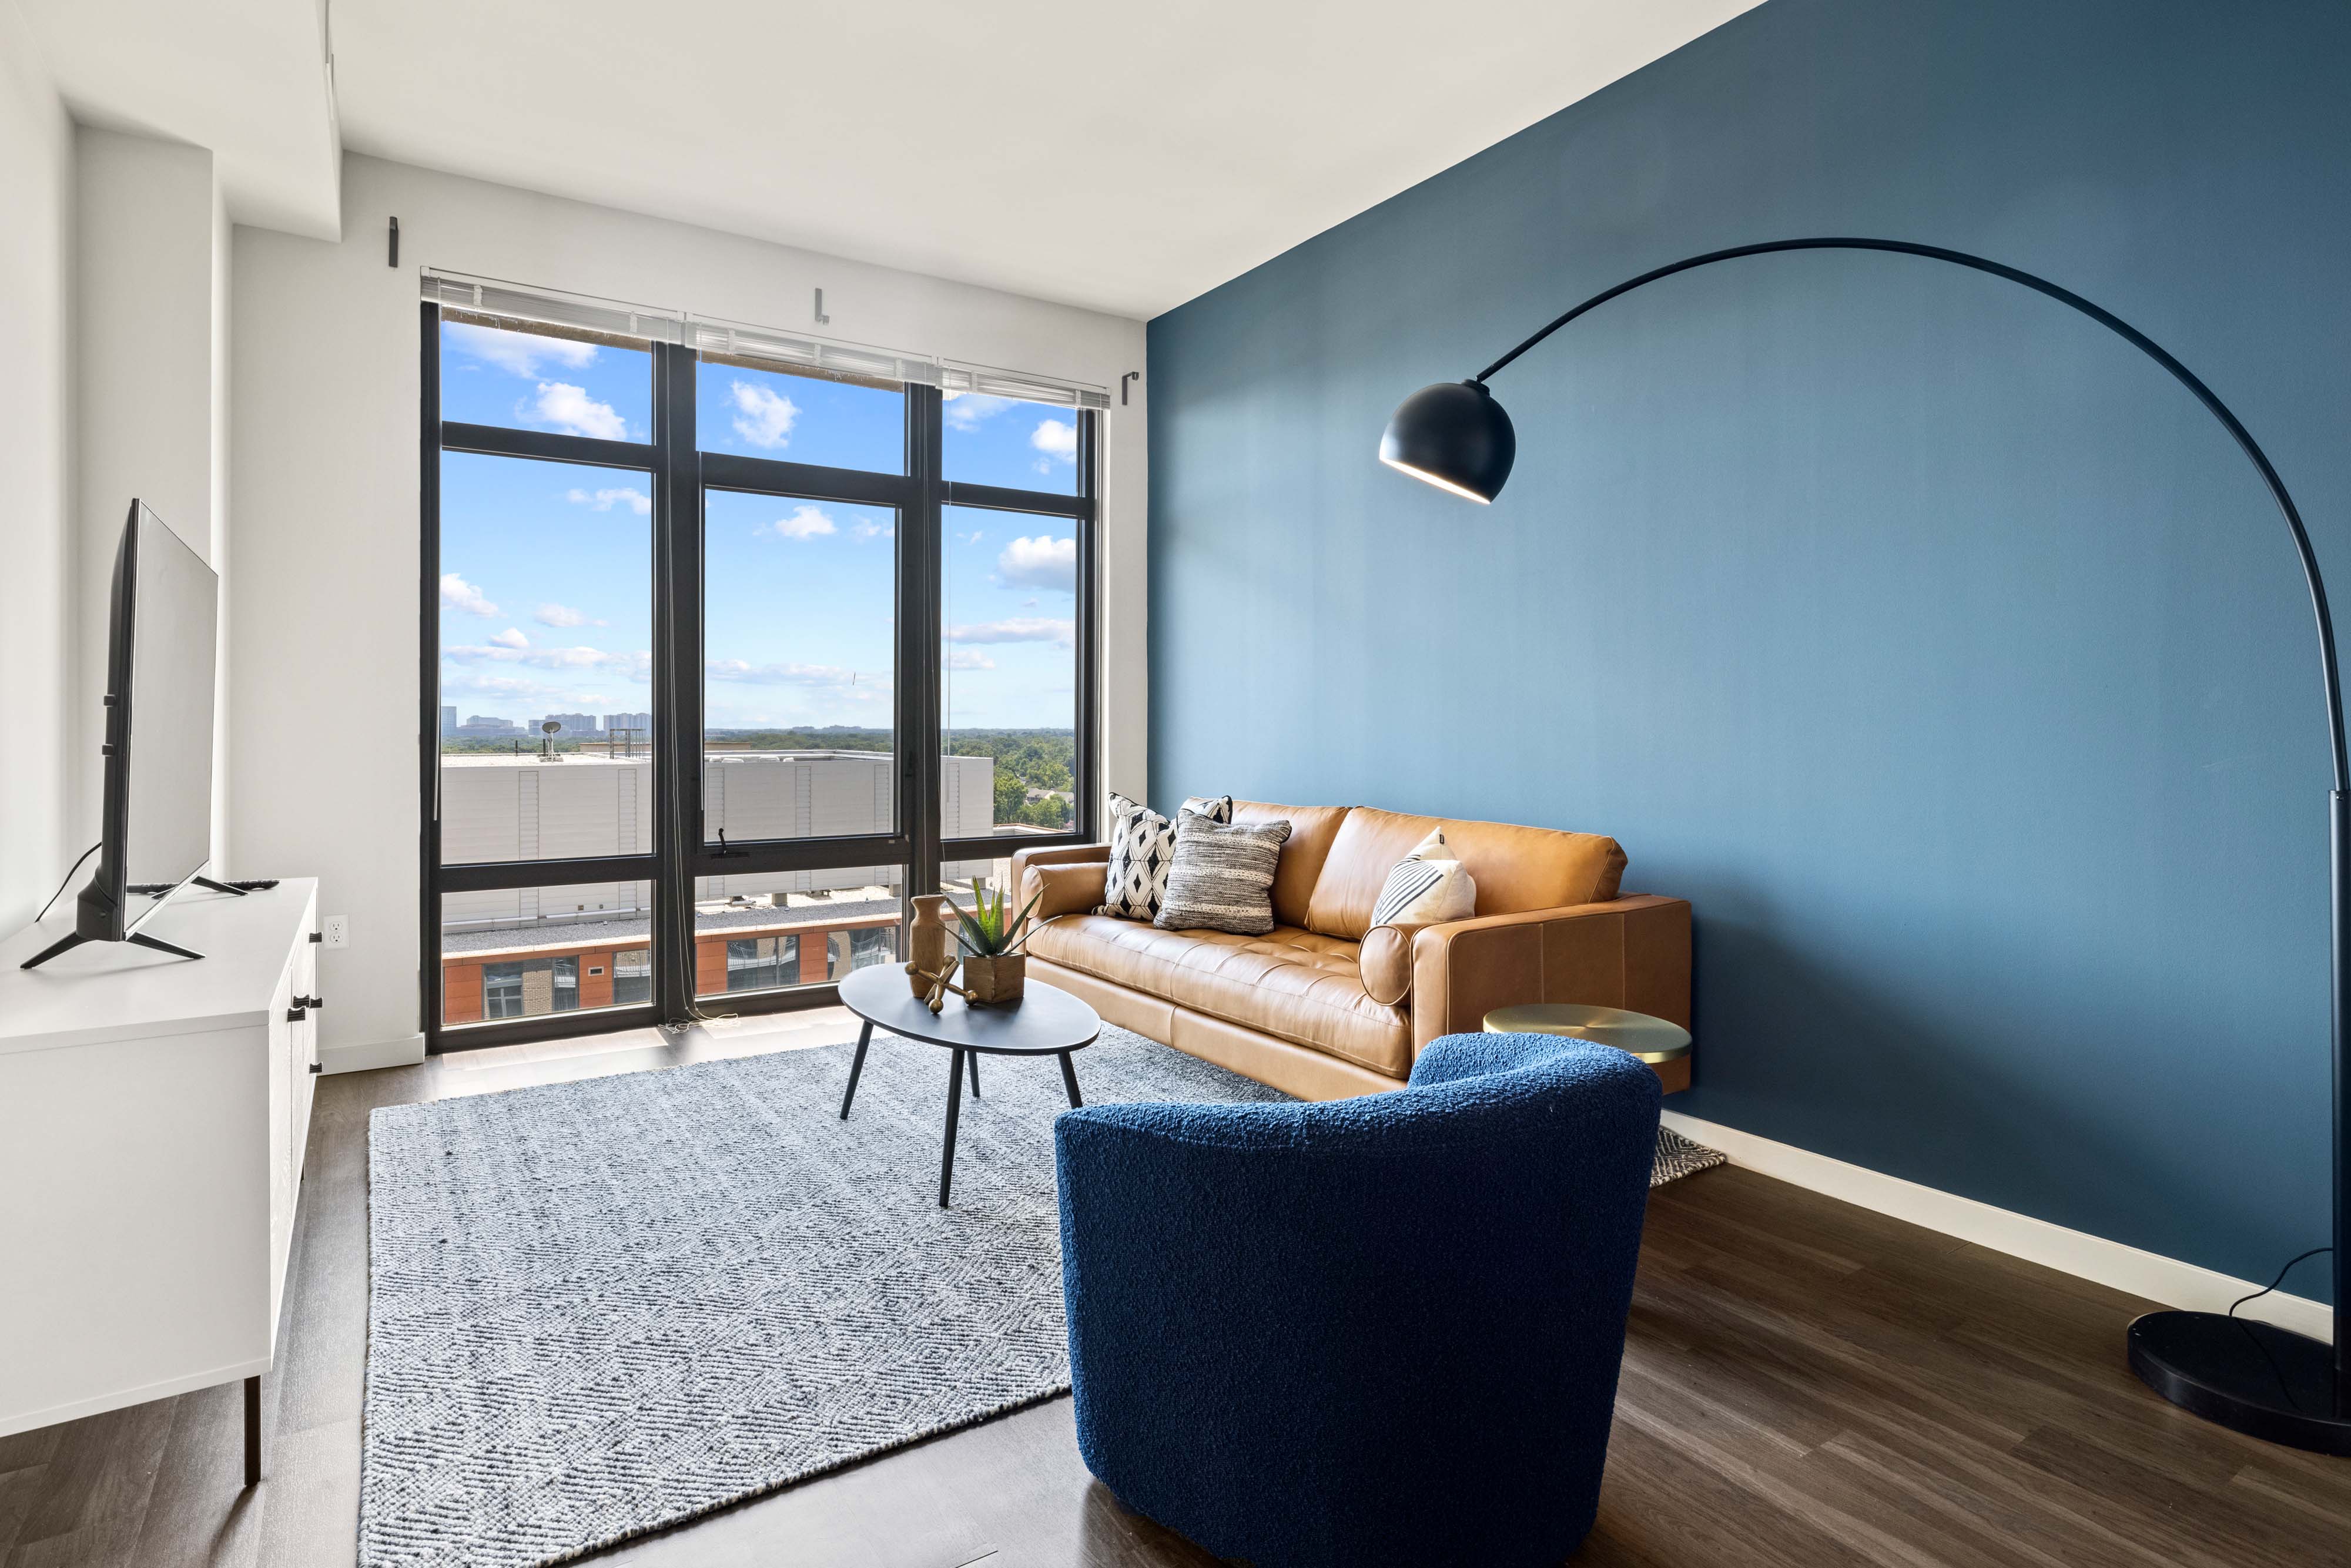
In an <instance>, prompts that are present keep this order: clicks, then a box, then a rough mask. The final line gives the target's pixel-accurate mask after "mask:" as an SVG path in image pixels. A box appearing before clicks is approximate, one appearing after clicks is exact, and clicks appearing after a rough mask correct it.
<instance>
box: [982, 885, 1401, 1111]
mask: <svg viewBox="0 0 2351 1568" xmlns="http://www.w3.org/2000/svg"><path fill="white" fill-rule="evenodd" d="M1029 952H1031V953H1034V954H1036V955H1037V956H1039V957H1040V958H1043V959H1045V960H1047V961H1048V962H1050V963H1054V964H1059V965H1061V967H1064V968H1070V969H1075V970H1077V971H1078V972H1079V973H1081V974H1085V975H1092V976H1093V977H1095V978H1096V979H1101V980H1107V981H1109V982H1111V983H1112V984H1113V985H1119V986H1125V987H1128V988H1131V989H1134V990H1137V991H1142V992H1144V993H1145V994H1147V995H1150V996H1154V997H1158V998H1163V999H1164V1000H1166V1001H1169V1002H1173V1003H1174V1004H1175V1006H1177V1007H1179V1008H1188V1009H1192V1010H1193V1011H1195V1012H1198V1013H1205V1014H1207V1016H1208V1017H1210V1018H1216V1019H1224V1020H1225V1021H1226V1022H1228V1023H1235V1024H1239V1025H1241V1026H1242V1027H1244V1028H1247V1029H1254V1030H1263V1031H1264V1032H1265V1033H1267V1034H1270V1035H1272V1036H1274V1037H1275V1038H1277V1039H1280V1040H1289V1041H1290V1042H1291V1043H1293V1044H1297V1045H1305V1046H1311V1047H1313V1048H1314V1049H1315V1050H1317V1051H1328V1052H1330V1053H1331V1054H1332V1055H1333V1056H1336V1057H1340V1058H1342V1059H1343V1060H1345V1061H1353V1062H1354V1063H1356V1064H1357V1065H1358V1066H1362V1067H1368V1068H1370V1069H1371V1070H1372V1071H1375V1072H1383V1073H1385V1074H1387V1075H1388V1076H1390V1077H1392V1078H1402V1077H1404V1076H1405V1074H1407V1073H1409V1072H1410V1071H1412V1015H1411V1014H1410V1013H1408V1012H1405V1011H1404V1010H1402V1009H1397V1008H1393V1007H1387V1006H1384V1005H1383V1004H1381V1003H1379V1002H1375V1001H1374V1000H1373V999H1372V998H1371V997H1370V996H1369V995H1368V994H1366V993H1365V991H1364V980H1363V974H1362V971H1361V970H1360V969H1359V968H1358V967H1357V946H1356V944H1354V943H1353V942H1345V941H1337V940H1334V939H1332V938H1331V937H1328V936H1315V935H1314V934H1312V933H1311V932H1307V931H1301V930H1300V929H1299V928H1298V927H1296V926H1294V925H1277V926H1275V927H1274V928H1273V930H1272V931H1270V933H1268V934H1267V935H1265V936H1229V935H1227V934H1226V933H1223V932H1219V931H1162V930H1160V929H1159V928H1158V927H1157V926H1155V925H1137V924H1136V923H1134V921H1131V920H1119V919H1116V918H1113V917H1112V916H1110V915H1063V916H1062V917H1061V919H1059V920H1054V921H1050V922H1048V923H1047V924H1046V925H1042V926H1040V927H1039V928H1038V929H1037V931H1036V932H1035V933H1034V934H1033V935H1032V936H1030V937H1029Z"/></svg>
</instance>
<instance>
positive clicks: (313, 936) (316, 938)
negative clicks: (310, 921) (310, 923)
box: [310, 931, 327, 942]
mask: <svg viewBox="0 0 2351 1568" xmlns="http://www.w3.org/2000/svg"><path fill="white" fill-rule="evenodd" d="M326 939H327V934H326V933H325V932H323V931H313V932H311V933H310V940H311V941H313V942H324V941H325V940H326Z"/></svg>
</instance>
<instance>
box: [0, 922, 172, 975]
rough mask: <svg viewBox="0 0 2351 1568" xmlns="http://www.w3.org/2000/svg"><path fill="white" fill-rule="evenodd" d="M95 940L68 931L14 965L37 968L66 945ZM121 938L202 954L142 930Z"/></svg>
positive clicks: (163, 950) (161, 948)
mask: <svg viewBox="0 0 2351 1568" xmlns="http://www.w3.org/2000/svg"><path fill="white" fill-rule="evenodd" d="M97 940H98V938H97V937H95V936H83V935H82V934H81V933H80V932H78V931H68V932H67V933H66V934H65V935H64V936H60V937H58V938H57V940H56V941H54V942H52V943H50V944H49V945H48V946H46V947H44V948H42V949H41V950H40V951H39V952H37V953H36V954H34V955H33V956H31V957H29V958H27V959H26V960H25V961H24V962H23V963H22V964H19V965H17V966H16V967H18V968H20V969H37V968H39V967H41V966H42V965H44V964H46V963H47V962H48V961H49V960H50V959H52V958H54V957H56V956H57V955H58V954H60V953H62V952H64V951H65V950H66V949H67V948H68V947H78V946H81V945H82V944H83V943H85V942H95V941H97ZM123 940H124V941H125V942H130V943H133V944H135V945H137V946H141V947H152V948H153V949H155V951H156V952H158V953H169V954H170V955H172V956H173V957H174V958H201V957H203V956H204V955H203V954H202V953H199V952H196V951H195V950H194V949H193V948H188V947H180V946H173V945H172V943H169V942H166V941H164V940H162V938H161V937H157V936H148V935H147V933H145V932H144V931H133V932H132V933H131V935H130V936H125V937H124V938H123Z"/></svg>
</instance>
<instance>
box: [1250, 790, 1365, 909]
mask: <svg viewBox="0 0 2351 1568" xmlns="http://www.w3.org/2000/svg"><path fill="white" fill-rule="evenodd" d="M1346 820H1347V808H1346V807H1344V806H1276V805H1272V804H1270V803H1269V802H1267V801H1264V800H1236V801H1234V802H1233V821H1236V822H1288V823H1289V824H1290V841H1288V842H1287V843H1285V844H1283V845H1282V846H1281V860H1280V863H1279V864H1277V865H1276V866H1275V867H1274V870H1273V918H1274V923H1275V924H1276V925H1298V926H1303V925H1305V924H1306V906H1307V904H1309V903H1310V902H1311V900H1312V899H1313V897H1314V883H1316V882H1317V881H1319V880H1320V879H1321V877H1322V862H1323V861H1324V860H1325V859H1326V858H1328V856H1329V855H1330V853H1331V841H1332V840H1333V839H1335V838H1337V837H1338V836H1339V824H1340V823H1342V822H1343V821H1346Z"/></svg>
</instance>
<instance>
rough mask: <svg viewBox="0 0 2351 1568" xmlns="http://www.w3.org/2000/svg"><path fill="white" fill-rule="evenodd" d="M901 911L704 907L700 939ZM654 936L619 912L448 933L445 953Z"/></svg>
mask: <svg viewBox="0 0 2351 1568" xmlns="http://www.w3.org/2000/svg"><path fill="white" fill-rule="evenodd" d="M899 911H900V904H899V901H898V900H897V899H895V898H865V899H810V901H809V902H807V903H805V904H791V905H789V906H788V907H786V908H783V909H778V908H776V907H775V906H774V905H772V904H742V905H735V904H696V905H695V910H694V928H695V934H696V935H697V936H701V935H707V934H709V933H711V932H714V931H773V930H778V929H783V928H787V927H795V926H796V927H799V928H800V929H803V930H806V929H810V928H813V927H818V926H826V925H851V924H855V923H861V922H866V921H871V920H873V919H876V918H880V917H887V918H890V919H893V920H894V919H896V918H897V916H898V914H899ZM652 936H653V920H652V917H651V916H650V915H644V914H643V913H637V912H626V913H624V912H620V911H615V912H614V914H613V915H612V917H611V919H609V920H561V921H556V920H545V921H538V922H534V923H533V924H531V925H521V926H517V925H501V926H491V927H486V928H483V929H480V930H472V931H444V932H443V933H442V936H441V953H442V956H443V958H444V961H445V960H446V959H448V958H450V957H454V956H457V955H460V954H481V953H522V952H538V951H544V952H551V953H559V952H564V951H567V950H569V949H573V948H581V947H618V946H625V945H626V944H628V943H631V942H645V941H649V940H651V938H652Z"/></svg>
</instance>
